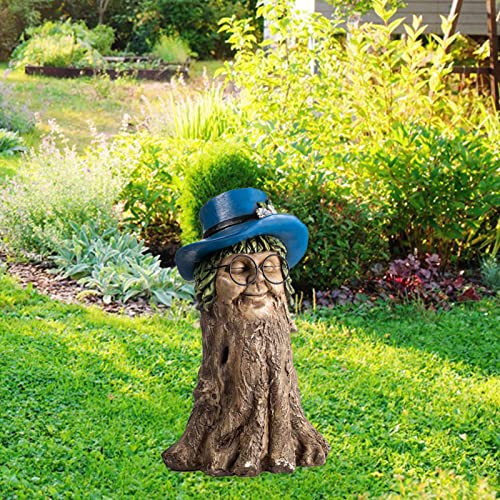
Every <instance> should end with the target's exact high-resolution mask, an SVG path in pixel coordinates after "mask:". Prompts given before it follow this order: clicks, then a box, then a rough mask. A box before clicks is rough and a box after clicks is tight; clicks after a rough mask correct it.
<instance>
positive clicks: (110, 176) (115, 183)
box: [0, 131, 140, 255]
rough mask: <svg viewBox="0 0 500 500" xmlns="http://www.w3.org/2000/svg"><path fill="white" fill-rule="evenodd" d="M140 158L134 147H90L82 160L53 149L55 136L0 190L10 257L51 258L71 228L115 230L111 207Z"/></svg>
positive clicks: (2, 231) (1, 228) (0, 224)
mask: <svg viewBox="0 0 500 500" xmlns="http://www.w3.org/2000/svg"><path fill="white" fill-rule="evenodd" d="M139 154H140V149H139V146H138V144H137V143H136V142H132V141H126V140H121V141H120V140H117V141H116V142H114V143H112V144H107V143H105V142H98V141H97V140H96V142H94V143H93V144H92V145H91V147H90V148H89V150H88V151H87V153H86V154H84V155H78V154H77V153H76V152H75V150H73V149H69V148H68V147H64V146H59V145H58V144H57V135H56V131H54V132H53V133H52V134H50V135H48V136H47V137H45V138H44V139H43V141H42V144H41V146H40V150H39V151H38V152H37V153H35V152H31V153H30V154H29V155H28V156H27V158H26V163H25V164H24V165H23V166H22V167H21V168H20V170H19V173H18V176H17V177H16V178H14V179H12V180H11V181H10V182H8V183H7V184H6V186H5V187H4V188H3V189H2V190H1V199H2V204H1V205H0V235H1V237H2V239H3V242H4V244H5V245H6V247H7V248H8V249H9V250H10V251H12V252H14V253H23V252H29V253H37V254H41V255H48V254H53V253H56V252H57V250H58V248H59V247H60V245H61V242H62V241H63V240H65V239H68V238H70V237H71V235H72V233H73V227H72V225H71V223H74V224H77V225H78V224H79V225H81V224H85V223H86V222H88V221H94V222H95V223H96V224H97V226H98V227H100V228H102V229H105V228H108V227H110V226H111V227H113V226H116V224H118V219H119V212H118V211H117V209H116V208H115V203H116V201H117V199H118V196H119V193H120V191H121V189H122V187H123V185H124V183H125V182H126V179H127V178H128V169H133V168H134V165H135V162H136V161H137V158H138V156H139Z"/></svg>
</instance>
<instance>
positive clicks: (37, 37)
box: [12, 20, 114, 67]
mask: <svg viewBox="0 0 500 500" xmlns="http://www.w3.org/2000/svg"><path fill="white" fill-rule="evenodd" d="M26 33H27V35H28V37H29V38H28V40H26V41H24V42H22V43H21V44H20V45H19V46H18V47H16V49H15V50H14V52H13V54H12V62H13V64H14V65H15V66H16V67H24V66H26V65H28V64H29V65H34V66H59V67H67V66H75V67H84V66H92V67H98V66H102V65H103V64H104V59H103V55H104V54H107V53H109V52H110V50H111V44H112V43H113V37H114V34H113V30H112V28H110V27H106V26H98V27H97V28H95V29H94V30H89V29H88V28H87V26H86V25H85V23H84V22H83V21H80V22H78V23H73V22H71V21H70V20H67V21H47V22H46V23H44V24H43V25H42V26H39V27H37V28H30V29H28V30H27V31H26Z"/></svg>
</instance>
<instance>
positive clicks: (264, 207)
mask: <svg viewBox="0 0 500 500" xmlns="http://www.w3.org/2000/svg"><path fill="white" fill-rule="evenodd" d="M257 206H258V208H257V210H256V211H255V213H256V214H257V217H258V218H259V219H263V218H264V217H269V215H274V214H277V213H278V212H277V211H276V209H275V208H274V206H273V204H272V203H271V202H270V201H266V202H258V203H257Z"/></svg>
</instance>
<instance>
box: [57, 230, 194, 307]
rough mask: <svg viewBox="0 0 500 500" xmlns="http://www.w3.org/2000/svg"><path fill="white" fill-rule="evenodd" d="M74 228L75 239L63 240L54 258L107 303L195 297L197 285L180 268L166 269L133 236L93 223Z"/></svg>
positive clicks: (66, 273)
mask: <svg viewBox="0 0 500 500" xmlns="http://www.w3.org/2000/svg"><path fill="white" fill-rule="evenodd" d="M72 227H73V230H74V234H73V236H72V238H71V239H69V240H66V241H64V242H62V244H61V246H60V248H59V249H58V254H57V255H56V256H54V258H53V260H54V262H55V264H56V265H57V266H58V267H59V268H60V269H62V270H63V271H64V273H63V275H64V276H65V277H68V276H69V277H71V278H73V279H77V280H78V283H80V284H82V285H84V286H86V287H88V288H91V289H93V290H96V291H97V292H98V293H100V294H101V295H102V296H103V301H104V302H105V303H110V302H111V301H112V300H120V301H123V302H127V301H128V300H130V299H132V298H137V297H145V298H151V299H152V300H153V301H155V302H156V303H159V304H163V305H165V306H171V305H172V301H173V300H174V299H183V300H189V301H192V300H193V298H194V289H193V287H192V286H191V285H189V284H187V283H186V282H185V281H184V280H183V279H182V278H181V276H180V275H179V273H178V271H177V270H176V269H162V268H161V267H160V261H159V258H158V257H153V256H152V255H151V254H149V253H147V250H148V249H147V247H145V246H144V243H142V242H139V241H137V240H136V239H135V238H134V237H133V236H131V235H129V234H121V233H120V232H119V231H118V230H117V229H116V228H112V229H108V230H106V231H104V232H102V231H101V230H100V229H99V227H98V226H96V225H95V224H93V223H89V224H86V225H83V226H82V227H81V228H79V227H78V226H76V225H75V224H72Z"/></svg>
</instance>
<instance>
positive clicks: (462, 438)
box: [0, 275, 500, 499]
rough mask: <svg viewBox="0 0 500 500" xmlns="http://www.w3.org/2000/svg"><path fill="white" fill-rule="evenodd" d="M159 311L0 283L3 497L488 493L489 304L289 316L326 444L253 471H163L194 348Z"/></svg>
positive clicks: (192, 320)
mask: <svg viewBox="0 0 500 500" xmlns="http://www.w3.org/2000/svg"><path fill="white" fill-rule="evenodd" d="M171 315H172V317H171V318H170V319H167V318H165V317H160V316H154V317H148V318H142V319H129V318H126V317H117V316H111V315H108V314H104V313H102V312H101V311H99V310H97V309H93V308H84V307H78V306H67V305H62V304H59V303H57V302H53V301H51V300H49V299H47V298H45V297H42V296H40V295H39V294H38V293H36V292H34V291H32V290H26V291H24V290H21V289H20V288H19V287H18V286H17V285H16V284H15V282H14V281H13V280H12V279H11V278H8V277H6V276H5V275H4V276H3V277H2V276H0V352H1V353H2V354H1V356H0V377H1V380H2V384H1V386H0V437H1V447H0V491H1V492H2V498H6V499H11V498H12V499H13V498H19V499H22V498H29V499H32V498H96V499H102V498H134V499H135V498H144V499H156V498H157V499H165V498H168V499H170V498H186V499H191V498H200V499H201V498H203V499H206V498H231V499H232V498H235V499H237V498H249V499H251V498H259V499H267V498H280V499H288V498H294V499H296V498H304V499H321V498H325V499H326V498H358V495H362V498H368V497H370V498H371V497H380V496H383V497H390V498H399V497H401V498H457V499H462V498H481V499H483V498H494V490H495V489H496V490H498V486H499V482H498V472H499V471H498V464H499V459H500V457H499V455H498V453H499V452H498V450H499V447H500V436H499V433H498V430H499V429H498V422H499V419H500V414H499V403H500V378H499V375H498V373H499V368H500V362H499V358H498V356H499V353H500V340H499V331H498V319H499V318H498V302H494V301H483V302H480V303H474V304H465V305H461V306H459V307H456V308H454V309H452V310H451V311H449V312H440V313H431V312H426V311H421V310H420V309H418V308H416V307H409V306H408V307H401V308H399V309H397V310H394V311H390V310H388V309H384V308H382V307H379V308H378V309H376V310H373V311H365V312H360V311H358V312H357V313H356V314H354V313H349V312H348V311H346V310H342V309H338V310H336V311H335V312H334V313H333V315H330V316H329V317H327V318H319V317H317V315H309V316H305V315H303V316H301V317H299V319H298V326H299V333H296V334H294V335H293V338H292V342H293V348H294V360H295V365H296V368H297V371H298V375H299V383H300V387H301V391H302V395H303V406H304V410H305V412H306V414H307V416H308V417H309V419H310V420H311V421H312V422H313V423H314V425H315V426H317V428H318V429H319V430H320V431H321V432H322V433H323V434H324V435H325V437H326V438H327V439H328V441H329V442H330V444H331V446H332V450H331V453H330V455H329V457H328V460H327V464H326V466H324V467H320V468H312V469H298V470H297V471H296V472H295V473H294V474H292V475H290V476H288V475H271V474H268V473H265V474H262V475H261V476H259V477H257V478H211V477H209V476H205V475H203V474H202V473H176V472H171V471H169V470H168V469H166V467H165V466H164V465H163V464H162V461H161V458H160V453H161V451H163V449H165V448H166V447H167V446H169V445H170V444H172V443H174V442H175V441H176V440H177V439H178V438H179V437H180V435H181V433H182V431H183V429H184V426H185V424H186V420H187V418H188V416H189V412H190V409H191V394H192V390H193V387H194V384H195V382H196V375H197V369H198V367H199V363H200V352H201V345H200V330H199V327H198V324H197V317H196V315H195V314H194V313H188V314H186V313H176V312H175V311H174V312H172V313H171ZM439 495H441V496H439Z"/></svg>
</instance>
